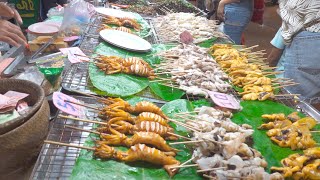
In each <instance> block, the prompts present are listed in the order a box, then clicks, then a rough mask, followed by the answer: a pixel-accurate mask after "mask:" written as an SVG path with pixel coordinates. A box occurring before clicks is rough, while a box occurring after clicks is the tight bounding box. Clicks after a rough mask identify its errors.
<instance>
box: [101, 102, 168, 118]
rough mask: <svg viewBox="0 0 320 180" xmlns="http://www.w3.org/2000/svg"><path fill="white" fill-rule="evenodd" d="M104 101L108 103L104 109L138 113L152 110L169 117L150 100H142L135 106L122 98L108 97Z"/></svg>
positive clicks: (163, 116)
mask: <svg viewBox="0 0 320 180" xmlns="http://www.w3.org/2000/svg"><path fill="white" fill-rule="evenodd" d="M102 102H103V103H104V104H106V105H108V106H107V107H106V108H104V111H107V110H123V111H126V112H128V113H131V114H136V115H138V114H141V113H143V112H151V113H154V114H157V115H159V116H161V117H162V118H164V119H168V117H167V116H166V115H165V114H164V113H163V112H162V110H161V109H160V108H159V107H158V106H157V105H155V104H153V103H151V102H148V101H140V102H138V103H137V104H136V105H135V106H131V105H130V104H129V103H128V102H127V101H124V100H123V99H121V98H115V99H111V98H108V99H107V100H105V101H102Z"/></svg>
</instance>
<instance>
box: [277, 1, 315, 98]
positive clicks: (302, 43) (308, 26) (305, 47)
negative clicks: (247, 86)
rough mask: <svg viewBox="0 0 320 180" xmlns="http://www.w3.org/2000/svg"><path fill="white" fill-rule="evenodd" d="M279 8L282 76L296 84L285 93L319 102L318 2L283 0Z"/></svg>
mask: <svg viewBox="0 0 320 180" xmlns="http://www.w3.org/2000/svg"><path fill="white" fill-rule="evenodd" d="M279 8H280V16H281V19H282V26H281V30H282V31H281V32H282V33H281V35H282V37H283V40H284V43H285V45H286V48H285V62H284V77H285V78H290V79H293V80H294V81H295V82H297V83H299V85H296V86H290V87H288V88H287V90H289V91H290V92H291V93H293V94H301V98H302V99H304V100H306V101H307V102H309V103H311V104H313V103H320V98H319V97H320V61H319V60H320V59H319V55H318V52H319V51H320V1H319V0H283V1H279ZM315 101H317V102H315Z"/></svg>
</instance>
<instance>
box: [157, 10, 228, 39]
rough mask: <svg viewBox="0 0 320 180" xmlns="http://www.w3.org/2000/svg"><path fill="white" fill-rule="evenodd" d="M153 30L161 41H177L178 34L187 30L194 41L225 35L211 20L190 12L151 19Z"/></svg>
mask: <svg viewBox="0 0 320 180" xmlns="http://www.w3.org/2000/svg"><path fill="white" fill-rule="evenodd" d="M153 23H154V25H155V30H156V31H157V34H158V36H159V39H160V40H161V42H179V40H180V38H179V35H180V34H181V33H182V32H184V31H188V32H190V33H191V35H192V36H193V38H194V40H195V41H194V43H199V42H202V41H205V40H208V39H211V38H212V37H225V35H224V34H223V33H221V32H219V30H218V27H219V26H218V25H217V23H216V22H215V21H213V20H207V19H206V18H205V17H200V16H195V14H192V13H170V14H168V15H166V16H160V17H157V18H155V19H154V20H153Z"/></svg>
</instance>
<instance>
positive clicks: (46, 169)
mask: <svg viewBox="0 0 320 180" xmlns="http://www.w3.org/2000/svg"><path fill="white" fill-rule="evenodd" d="M75 98H76V99H79V100H81V101H83V102H84V103H85V104H90V105H91V106H96V104H97V101H96V100H95V99H93V98H85V97H75ZM59 114H61V112H60V113H59ZM86 116H87V117H88V119H93V117H96V116H97V112H94V111H93V110H90V109H88V111H87V112H86ZM65 125H70V126H75V127H78V128H82V129H92V127H93V125H92V124H91V123H84V122H79V121H73V120H67V119H61V118H56V119H55V120H53V121H52V122H51V126H50V131H49V134H48V137H47V139H49V140H53V141H57V142H65V143H71V144H75V145H79V146H81V145H83V144H84V142H85V141H86V138H87V137H88V136H89V133H88V132H81V131H77V130H73V129H69V128H66V127H64V126H65ZM79 153H80V149H78V148H73V147H64V146H57V145H52V144H45V145H44V146H43V147H42V150H41V152H40V155H39V157H38V160H37V163H36V164H35V167H34V169H33V172H32V175H31V179H67V178H68V177H70V175H71V173H72V169H73V166H74V165H75V162H76V159H77V157H78V156H79Z"/></svg>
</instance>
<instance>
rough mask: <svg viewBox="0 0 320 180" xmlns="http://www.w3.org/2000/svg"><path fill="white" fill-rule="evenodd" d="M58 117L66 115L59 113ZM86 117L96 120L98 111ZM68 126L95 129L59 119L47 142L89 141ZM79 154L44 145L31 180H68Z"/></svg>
mask: <svg viewBox="0 0 320 180" xmlns="http://www.w3.org/2000/svg"><path fill="white" fill-rule="evenodd" d="M73 97H74V98H76V99H78V100H80V101H82V102H83V103H84V104H87V105H90V106H93V107H101V106H102V104H99V103H98V102H97V100H96V99H94V98H91V97H82V96H73ZM150 102H153V103H155V104H156V105H157V106H159V107H161V106H162V105H163V103H161V102H158V101H153V100H150ZM58 115H65V114H63V113H61V112H60V111H59V112H58ZM85 115H86V119H95V117H97V116H98V114H97V111H94V110H91V109H88V110H87V112H86V113H85ZM66 125H69V126H74V127H77V128H81V129H86V130H91V129H92V128H93V124H92V123H85V122H79V121H73V120H68V119H64V118H59V117H57V118H55V119H54V120H53V121H52V122H51V126H50V131H49V134H48V137H47V140H52V141H57V142H63V143H68V144H73V145H79V146H82V145H83V144H84V143H85V141H86V140H87V138H88V136H89V133H88V132H81V131H78V130H74V129H70V128H67V127H65V126H66ZM79 153H80V149H79V148H73V147H65V146H59V145H53V144H44V145H43V147H42V149H41V152H40V155H39V157H38V160H37V162H36V164H35V166H34V169H33V172H32V174H31V178H30V179H68V178H69V177H70V176H71V174H72V169H73V167H74V165H75V163H76V160H77V158H78V156H79Z"/></svg>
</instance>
